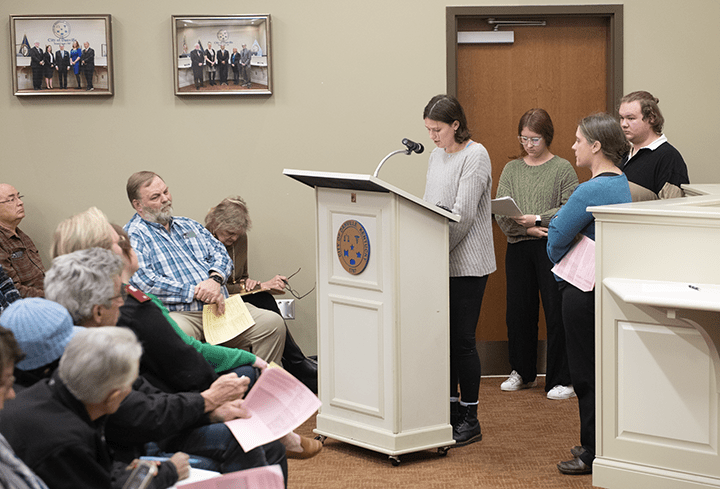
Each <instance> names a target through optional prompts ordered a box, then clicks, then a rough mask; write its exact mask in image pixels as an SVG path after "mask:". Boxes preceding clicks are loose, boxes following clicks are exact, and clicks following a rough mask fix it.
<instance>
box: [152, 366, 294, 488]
mask: <svg viewBox="0 0 720 489" xmlns="http://www.w3.org/2000/svg"><path fill="white" fill-rule="evenodd" d="M229 372H235V373H237V375H238V377H240V376H243V375H245V376H246V377H248V378H249V379H250V385H249V386H248V390H250V387H252V386H253V384H254V383H255V380H257V369H255V368H254V367H251V366H249V365H244V366H242V367H237V368H235V369H232V370H228V371H227V372H222V373H223V374H226V373H229ZM145 449H146V450H145V453H146V455H148V456H153V457H171V456H172V455H173V454H174V453H175V452H185V453H187V454H189V455H190V458H191V459H194V461H193V462H191V463H190V465H191V466H192V467H195V468H197V469H205V470H213V471H215V472H220V473H222V474H227V473H229V472H236V471H238V470H244V469H252V468H254V467H262V466H265V465H275V464H279V465H280V468H281V469H282V472H283V477H284V478H285V486H286V487H287V476H288V467H287V459H286V458H285V447H284V446H283V444H282V443H280V442H279V441H274V442H271V443H268V444H267V445H263V446H260V447H257V448H255V449H253V450H250V451H249V452H245V451H243V449H242V447H241V446H240V444H239V443H238V442H237V440H236V439H235V437H234V436H233V434H232V433H231V432H230V429H229V428H228V427H227V426H226V425H225V423H213V424H207V425H204V426H200V427H198V428H195V429H192V430H186V431H183V432H182V433H180V434H178V435H175V436H172V437H170V438H166V439H165V440H162V441H161V442H159V443H148V444H147V445H146V446H145Z"/></svg>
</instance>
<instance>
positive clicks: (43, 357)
mask: <svg viewBox="0 0 720 489" xmlns="http://www.w3.org/2000/svg"><path fill="white" fill-rule="evenodd" d="M0 326H3V327H4V328H7V329H9V330H10V331H12V332H13V335H15V339H16V340H17V342H18V345H19V346H20V349H22V351H24V352H25V358H24V359H23V360H22V361H20V362H18V363H17V364H16V365H15V377H16V382H17V384H18V385H19V386H21V387H29V386H31V385H32V384H34V383H36V382H37V381H38V380H41V379H44V378H46V377H49V376H50V375H51V374H52V373H53V372H54V371H55V369H56V368H57V364H58V362H59V361H60V357H61V356H62V354H63V352H64V351H65V347H66V346H67V344H68V343H69V342H70V339H71V338H72V337H73V336H74V335H75V333H76V332H78V331H81V330H82V329H83V328H81V327H78V326H75V325H73V320H72V318H71V317H70V313H68V311H67V309H65V308H64V307H63V306H61V305H60V304H58V303H57V302H53V301H50V300H47V299H43V298H40V297H29V298H27V299H20V300H19V301H15V302H13V303H12V304H10V306H9V307H8V308H7V309H5V311H3V313H2V315H0Z"/></svg>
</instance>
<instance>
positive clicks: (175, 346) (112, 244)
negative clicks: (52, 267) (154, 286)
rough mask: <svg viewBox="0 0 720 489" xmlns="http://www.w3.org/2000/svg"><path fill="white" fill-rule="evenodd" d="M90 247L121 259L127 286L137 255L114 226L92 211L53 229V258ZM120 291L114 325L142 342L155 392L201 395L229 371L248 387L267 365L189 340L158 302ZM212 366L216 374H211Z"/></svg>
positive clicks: (144, 371) (143, 365) (145, 371)
mask: <svg viewBox="0 0 720 489" xmlns="http://www.w3.org/2000/svg"><path fill="white" fill-rule="evenodd" d="M121 235H122V237H121ZM92 247H98V248H104V249H107V250H110V251H112V252H113V253H115V254H116V255H118V256H120V257H121V258H122V259H123V264H124V266H123V271H122V274H121V279H122V281H123V283H127V281H128V280H129V278H130V277H131V276H132V275H133V274H134V273H135V271H136V270H137V266H138V263H137V256H136V255H135V252H134V251H133V250H132V248H131V247H130V242H129V240H128V238H127V234H125V231H124V230H123V229H122V228H120V227H119V226H118V227H117V228H115V227H113V226H111V224H110V223H109V222H108V220H107V217H106V216H105V214H103V213H102V211H100V210H99V209H97V208H96V207H91V208H90V209H88V210H86V211H84V212H81V213H79V214H76V215H74V216H72V217H70V218H68V219H65V220H64V221H62V222H61V223H60V224H58V226H57V228H56V230H55V236H54V243H53V248H52V255H53V257H56V256H59V255H64V254H67V253H71V252H73V251H78V250H83V249H87V248H92ZM124 287H125V291H126V295H127V297H126V299H125V303H124V304H123V305H122V306H121V307H120V319H119V322H118V326H127V327H129V328H130V329H131V330H132V331H133V332H134V333H135V334H136V335H137V337H138V339H139V340H140V341H141V342H142V343H143V356H142V358H141V359H140V374H141V375H142V376H143V377H144V378H145V379H146V380H148V381H150V383H152V384H153V385H155V386H156V387H158V388H159V389H161V390H163V391H165V392H187V391H202V390H205V389H207V388H208V386H209V385H210V384H212V382H214V381H215V380H216V379H217V378H218V373H228V372H229V371H231V370H232V371H235V372H236V373H237V374H238V376H242V375H246V376H247V377H248V378H249V379H250V381H251V382H252V381H253V380H254V378H255V371H254V369H253V368H252V366H255V367H258V368H260V369H264V368H265V367H266V366H267V363H266V362H265V361H264V360H263V359H262V358H260V357H257V356H255V355H253V354H252V353H249V352H246V351H244V350H238V349H235V348H227V347H224V346H219V345H218V346H215V345H210V344H207V343H201V342H199V341H198V340H196V339H195V338H193V337H191V336H188V335H187V334H185V332H184V331H182V330H181V329H180V328H178V327H177V325H175V323H174V321H173V320H172V319H171V318H170V317H169V315H168V312H167V309H165V308H164V306H163V305H162V303H160V302H159V301H158V300H157V298H155V297H154V296H152V295H151V294H145V293H143V292H141V291H139V290H138V289H136V288H135V287H133V286H124ZM173 325H174V326H173ZM203 352H210V353H209V354H208V359H207V360H206V359H205V357H204V356H203V355H202V354H201V353H203ZM179 359H182V362H179V361H178V360H179ZM211 363H212V365H211ZM213 365H215V366H218V367H220V369H219V370H218V369H214V368H213Z"/></svg>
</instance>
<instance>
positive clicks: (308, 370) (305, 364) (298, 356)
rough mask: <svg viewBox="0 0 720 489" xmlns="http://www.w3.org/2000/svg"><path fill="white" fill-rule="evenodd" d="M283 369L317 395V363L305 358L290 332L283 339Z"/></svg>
mask: <svg viewBox="0 0 720 489" xmlns="http://www.w3.org/2000/svg"><path fill="white" fill-rule="evenodd" d="M282 364H283V368H285V370H287V371H288V372H290V373H291V374H293V375H294V376H295V377H297V379H298V380H299V381H300V382H302V383H303V384H305V386H306V387H307V388H308V389H310V390H311V391H313V392H314V393H315V394H317V390H318V388H317V375H318V373H317V362H316V361H314V360H311V359H309V358H307V357H306V356H305V354H304V353H303V352H302V350H301V349H300V347H299V346H298V344H297V343H295V339H294V338H293V337H292V335H291V334H290V330H288V332H287V336H286V337H285V349H284V350H283V358H282Z"/></svg>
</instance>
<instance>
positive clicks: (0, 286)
mask: <svg viewBox="0 0 720 489" xmlns="http://www.w3.org/2000/svg"><path fill="white" fill-rule="evenodd" d="M19 298H20V292H18V290H17V289H16V288H15V283H14V282H13V281H12V279H11V278H10V277H9V276H8V274H7V273H5V270H4V269H3V267H2V266H0V312H2V311H3V309H5V308H6V307H7V306H9V305H10V304H12V303H13V302H15V301H16V300H18V299H19Z"/></svg>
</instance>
